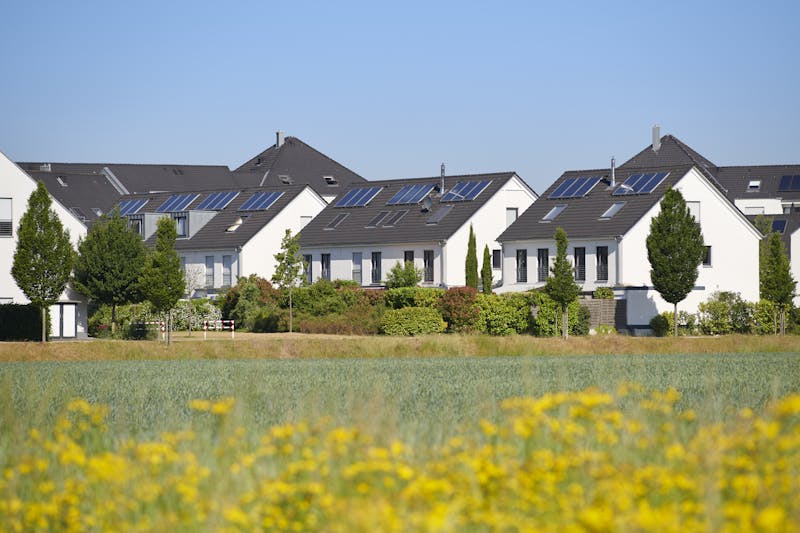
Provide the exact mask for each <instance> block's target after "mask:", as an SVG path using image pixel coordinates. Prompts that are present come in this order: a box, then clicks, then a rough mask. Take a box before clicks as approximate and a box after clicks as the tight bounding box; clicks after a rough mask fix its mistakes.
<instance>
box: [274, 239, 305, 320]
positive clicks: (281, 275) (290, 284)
mask: <svg viewBox="0 0 800 533" xmlns="http://www.w3.org/2000/svg"><path fill="white" fill-rule="evenodd" d="M275 263H276V265H275V273H274V274H273V275H272V283H275V284H276V285H277V286H278V287H280V289H281V291H282V292H288V293H289V331H293V329H294V326H293V312H294V309H293V308H294V305H293V299H292V293H293V292H294V287H295V286H296V285H297V284H299V283H302V282H303V279H304V277H303V268H304V266H305V268H307V266H306V265H305V262H304V261H303V257H302V256H301V255H300V235H299V234H297V235H294V236H292V231H291V230H290V229H289V228H286V233H285V234H284V235H283V239H282V240H281V251H280V252H278V253H276V254H275Z"/></svg>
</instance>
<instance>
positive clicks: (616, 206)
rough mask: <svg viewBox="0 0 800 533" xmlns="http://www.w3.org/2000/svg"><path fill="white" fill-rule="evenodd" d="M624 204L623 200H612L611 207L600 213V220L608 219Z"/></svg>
mask: <svg viewBox="0 0 800 533" xmlns="http://www.w3.org/2000/svg"><path fill="white" fill-rule="evenodd" d="M624 205H625V202H614V203H613V204H611V207H609V208H608V209H606V212H605V213H603V214H602V215H600V220H608V219H609V218H611V217H613V216H614V215H616V214H617V213H618V212H619V210H620V209H622V206H624Z"/></svg>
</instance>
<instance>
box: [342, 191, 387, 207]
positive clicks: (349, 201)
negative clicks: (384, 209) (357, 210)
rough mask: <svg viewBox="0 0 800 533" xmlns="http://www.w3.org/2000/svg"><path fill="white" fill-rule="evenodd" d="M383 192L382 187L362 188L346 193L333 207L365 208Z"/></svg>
mask: <svg viewBox="0 0 800 533" xmlns="http://www.w3.org/2000/svg"><path fill="white" fill-rule="evenodd" d="M379 192H381V187H362V188H360V189H351V190H349V191H347V192H346V193H345V195H344V196H342V197H341V199H340V200H339V201H338V202H336V204H334V206H333V207H364V206H365V205H367V204H368V203H370V201H372V199H373V198H375V196H376V195H377V194H378V193H379Z"/></svg>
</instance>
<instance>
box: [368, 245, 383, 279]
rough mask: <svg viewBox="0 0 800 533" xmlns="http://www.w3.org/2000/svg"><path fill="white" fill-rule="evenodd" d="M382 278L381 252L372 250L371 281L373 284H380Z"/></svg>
mask: <svg viewBox="0 0 800 533" xmlns="http://www.w3.org/2000/svg"><path fill="white" fill-rule="evenodd" d="M381 278H382V272H381V252H372V255H371V256H370V282H371V283H372V284H373V285H380V283H381Z"/></svg>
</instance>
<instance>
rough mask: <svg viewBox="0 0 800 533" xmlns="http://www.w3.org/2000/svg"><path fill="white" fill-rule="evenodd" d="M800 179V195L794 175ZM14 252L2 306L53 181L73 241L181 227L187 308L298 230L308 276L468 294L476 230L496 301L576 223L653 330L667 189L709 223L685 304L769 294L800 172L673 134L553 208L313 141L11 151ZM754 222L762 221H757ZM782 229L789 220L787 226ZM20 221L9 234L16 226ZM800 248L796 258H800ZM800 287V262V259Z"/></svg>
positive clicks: (604, 279) (10, 245) (3, 166)
mask: <svg viewBox="0 0 800 533" xmlns="http://www.w3.org/2000/svg"><path fill="white" fill-rule="evenodd" d="M795 175H797V176H798V180H797V184H796V186H795V184H794V182H793V181H792V180H793V178H792V176H795ZM0 179H2V183H3V189H2V191H0V246H3V247H4V251H5V252H6V253H4V254H3V257H6V258H8V259H7V261H8V263H7V268H3V272H4V273H5V274H4V275H2V276H0V302H11V301H13V302H24V301H25V298H24V295H23V294H22V293H21V291H20V290H19V289H18V288H17V287H16V284H15V283H14V281H13V279H12V278H11V275H10V268H11V257H12V256H13V250H14V248H15V246H16V228H17V227H18V225H19V219H20V217H21V215H22V212H23V211H24V209H25V205H26V202H27V198H28V196H30V192H32V191H33V189H34V188H35V182H36V180H41V181H43V182H44V183H45V185H46V186H47V188H48V191H50V193H51V195H52V196H53V199H54V208H55V209H56V212H57V213H58V215H59V216H60V217H61V219H62V221H63V222H64V224H65V226H66V227H67V228H68V229H69V230H70V234H71V236H72V239H73V240H74V241H75V242H76V243H77V240H78V239H79V238H81V237H83V236H85V234H86V231H87V227H90V226H91V224H92V223H94V222H95V221H96V220H98V218H99V217H100V216H102V215H103V214H104V213H106V212H108V211H109V210H110V209H112V208H114V207H115V206H117V207H119V208H120V209H121V211H122V213H123V215H124V216H126V217H127V218H128V219H129V221H130V224H131V226H132V227H134V228H135V229H136V230H137V231H139V232H140V234H141V235H142V238H143V239H144V240H145V242H146V243H148V244H151V243H152V242H153V240H154V235H153V232H154V227H155V221H156V220H157V219H158V218H159V217H162V216H170V217H172V218H173V219H174V220H175V223H176V228H177V230H178V234H179V239H178V241H177V243H176V249H177V251H178V253H179V254H180V256H181V261H182V264H183V265H184V268H185V272H186V274H187V281H188V289H189V293H187V297H202V296H211V297H214V296H215V295H216V294H218V293H220V292H221V291H224V290H225V289H226V288H228V287H230V286H232V285H235V284H236V282H237V280H238V278H240V277H242V276H248V275H250V274H257V275H259V276H262V277H265V278H269V277H271V276H272V273H273V272H274V254H275V253H277V252H278V251H279V249H280V242H281V239H282V237H283V235H284V232H285V230H286V229H289V230H291V231H292V233H293V234H295V233H297V232H300V244H301V253H302V255H303V256H304V258H305V259H306V262H307V264H308V266H309V268H308V269H307V271H306V276H307V279H308V281H312V282H313V281H315V280H317V279H331V280H335V279H352V280H355V281H357V282H359V283H360V284H361V285H362V286H364V287H380V286H383V284H384V282H385V280H386V275H387V273H388V272H389V270H390V269H391V268H392V267H393V266H394V265H395V264H397V263H398V262H403V261H412V262H413V263H414V264H415V265H416V266H417V267H418V268H420V269H421V270H422V272H423V280H422V282H421V285H423V286H432V287H452V286H460V285H463V284H464V260H465V257H466V250H467V241H468V236H469V232H470V227H471V228H472V229H473V230H474V232H475V234H476V240H477V244H478V254H479V257H481V255H482V252H483V249H484V246H486V247H488V249H489V251H490V254H491V258H492V268H493V283H494V286H495V290H496V291H498V292H509V291H525V290H529V289H532V288H536V287H541V286H542V285H543V284H544V280H545V279H546V277H547V274H548V271H549V266H550V265H551V264H552V261H553V260H554V257H555V244H554V242H553V234H554V232H555V229H556V228H557V227H559V226H560V227H563V228H564V229H565V230H566V232H567V234H568V236H569V240H570V247H569V254H570V257H571V259H572V261H573V265H574V266H575V272H576V281H577V282H578V283H579V284H580V285H581V287H582V290H583V291H584V293H585V294H587V295H588V294H590V293H591V292H593V291H594V290H596V289H597V288H599V287H609V288H611V289H613V290H614V292H615V295H616V297H617V298H618V299H620V300H624V301H625V302H626V305H625V309H626V310H625V314H626V316H625V320H624V323H625V324H626V326H627V327H628V329H629V330H631V331H634V332H635V331H639V330H646V329H647V328H648V323H649V321H650V319H651V318H652V317H653V316H654V315H655V314H657V313H660V312H662V311H665V310H669V309H671V305H669V304H667V303H666V302H664V301H663V300H662V299H661V297H660V296H659V295H658V293H657V292H656V291H655V290H654V289H653V287H652V284H651V282H650V275H649V264H648V261H647V254H646V247H645V239H646V237H647V234H648V232H649V227H650V220H651V219H652V218H653V217H654V216H655V215H657V214H658V210H659V202H660V200H661V198H662V197H663V194H664V191H665V190H666V189H667V188H668V187H674V188H677V189H678V190H680V191H681V192H682V194H683V196H684V198H685V199H686V200H687V204H688V206H689V208H690V209H691V210H692V212H693V214H694V215H695V217H696V219H697V220H698V221H699V222H700V224H701V228H702V231H703V236H704V240H705V243H706V250H707V254H706V258H705V260H704V263H703V265H702V266H701V268H700V271H699V276H698V280H697V283H696V287H695V288H694V290H693V291H692V293H691V294H690V295H689V296H688V297H687V299H686V300H685V301H684V302H683V303H682V304H681V308H682V309H685V310H688V311H693V310H696V308H697V304H699V303H700V302H702V301H704V300H706V299H707V298H708V297H709V296H710V295H711V293H713V292H715V291H723V290H728V291H736V292H739V293H740V294H741V295H742V297H743V298H745V299H747V300H757V299H758V242H759V239H760V238H761V234H760V233H759V232H758V231H757V230H756V228H755V227H754V225H753V223H752V217H753V216H754V215H755V214H767V215H775V218H776V224H777V229H779V230H780V229H781V228H782V230H783V231H784V232H787V233H785V240H786V242H787V244H791V241H792V240H793V239H794V238H795V233H797V232H796V231H795V230H796V229H797V228H798V224H797V223H795V221H794V216H793V215H794V212H795V208H794V201H795V200H796V201H797V202H798V204H800V166H769V167H766V166H765V167H717V166H715V165H713V163H711V162H710V161H708V160H707V159H705V158H704V157H702V156H701V155H700V154H698V153H697V152H695V151H694V150H692V149H691V148H689V147H688V146H687V145H685V144H683V143H682V142H681V141H679V140H678V139H676V138H675V137H673V136H670V135H667V136H664V137H660V136H659V135H658V133H657V130H654V136H653V143H652V144H651V145H650V146H648V147H647V148H645V149H644V150H642V151H641V152H639V153H638V154H637V155H635V156H634V157H633V158H631V159H630V160H628V161H627V162H625V163H623V164H622V165H620V166H619V167H616V166H615V165H614V164H613V161H612V165H611V166H610V167H609V168H601V169H590V170H581V171H569V172H566V173H564V174H563V175H562V176H561V177H559V178H558V179H557V180H556V181H555V182H554V183H553V184H552V185H551V186H550V187H549V188H548V189H547V190H546V191H545V192H544V193H543V194H542V195H541V197H539V195H537V193H536V192H535V191H533V190H532V189H531V188H530V187H529V186H528V185H527V184H526V183H525V181H524V180H523V179H522V178H521V177H520V176H518V175H517V174H516V173H514V172H498V173H489V174H471V175H461V176H447V175H445V170H444V166H443V167H442V169H441V172H440V175H439V176H433V177H429V178H413V179H399V180H382V181H367V180H365V179H364V178H362V177H360V176H358V175H357V174H355V173H354V172H352V171H351V170H349V169H347V168H346V167H344V166H343V165H340V164H339V163H337V162H336V161H334V160H332V159H330V158H328V157H327V156H324V155H323V154H321V153H320V152H318V151H316V150H314V149H313V148H311V147H310V146H308V145H306V144H305V143H303V142H302V141H300V140H299V139H296V138H294V137H287V138H284V137H283V134H282V133H280V132H279V133H278V135H277V139H276V142H275V144H274V145H273V146H270V147H269V148H267V149H266V150H265V151H263V152H261V153H260V154H258V155H257V156H255V157H254V158H252V159H251V160H250V161H248V162H247V163H245V164H243V165H242V166H241V167H239V168H237V169H235V170H233V171H231V170H229V169H227V167H207V166H206V167H204V166H187V165H114V164H72V163H18V164H15V163H13V162H11V161H10V160H9V159H8V158H6V157H5V156H0ZM748 217H749V218H748ZM781 220H783V221H784V223H783V225H781V223H780V221H781ZM6 221H7V222H10V225H9V224H6V225H4V222H6ZM795 249H798V248H795ZM792 264H793V268H794V269H795V276H796V277H797V274H798V270H800V268H799V267H798V264H800V261H798V260H796V261H792ZM53 316H54V320H53V326H52V331H51V333H52V336H54V337H62V338H69V337H81V336H85V335H86V331H87V329H86V303H85V301H83V300H82V298H81V297H80V295H77V294H75V293H73V292H71V291H67V292H66V293H65V294H64V295H63V297H62V302H60V303H59V304H58V305H57V306H54V308H53Z"/></svg>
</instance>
